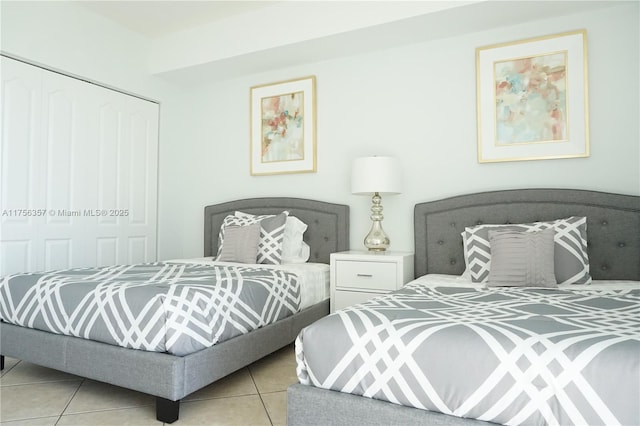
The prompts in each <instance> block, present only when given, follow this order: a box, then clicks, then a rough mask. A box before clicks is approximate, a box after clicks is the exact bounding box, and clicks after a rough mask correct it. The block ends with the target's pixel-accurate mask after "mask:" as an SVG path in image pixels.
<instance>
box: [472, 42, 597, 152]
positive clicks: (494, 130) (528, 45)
mask: <svg viewBox="0 0 640 426" xmlns="http://www.w3.org/2000/svg"><path fill="white" fill-rule="evenodd" d="M476 91H477V93H476V95H477V114H478V117H477V119H478V123H477V125H478V162H480V163H490V162H502V161H524V160H546V159H558V158H576V157H588V156H589V149H590V148H589V100H588V73H587V32H586V30H577V31H571V32H565V33H560V34H553V35H548V36H543V37H537V38H531V39H525V40H519V41H514V42H509V43H501V44H494V45H491V46H484V47H479V48H477V49H476Z"/></svg>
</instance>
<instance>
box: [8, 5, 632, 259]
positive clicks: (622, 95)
mask: <svg viewBox="0 0 640 426" xmlns="http://www.w3.org/2000/svg"><path fill="white" fill-rule="evenodd" d="M1 11H2V16H1V19H2V22H1V24H2V25H1V36H2V39H1V40H0V42H1V47H2V51H3V52H6V53H10V54H12V55H16V56H20V57H22V58H26V59H28V60H30V61H34V62H38V63H41V64H44V65H46V66H49V67H53V68H57V69H60V70H62V71H65V72H67V73H71V74H75V75H80V76H82V77H84V78H88V79H91V80H95V81H98V82H101V83H104V84H107V85H111V86H115V87H118V88H120V89H123V90H126V91H130V92H133V93H137V94H140V95H143V96H146V97H149V98H152V99H156V100H159V101H160V102H161V118H160V123H161V127H160V165H159V170H160V172H159V173H160V184H159V192H160V193H159V200H160V201H159V212H160V214H159V220H158V223H159V235H158V246H159V258H160V259H166V258H172V257H185V256H199V255H201V254H202V246H203V237H202V228H203V224H202V221H203V219H202V217H203V208H204V206H205V205H207V204H211V203H216V202H220V201H227V200H231V199H237V198H242V197H253V196H268V195H274V196H297V197H308V198H317V199H321V200H326V201H332V202H339V203H346V204H349V205H350V206H351V209H352V210H351V212H352V213H351V222H352V223H351V224H352V227H351V245H352V247H353V248H359V247H361V243H360V241H361V239H362V238H363V237H364V235H365V234H366V232H367V230H368V227H369V219H368V216H369V206H370V200H369V199H368V198H367V197H361V196H354V195H351V194H350V193H349V174H350V164H351V161H352V160H353V158H355V157H358V156H364V155H372V154H388V155H395V156H397V157H399V158H400V159H401V161H402V162H403V165H404V167H405V171H406V175H405V181H406V185H405V191H404V192H403V194H401V195H398V196H390V197H386V198H385V200H384V206H385V216H386V218H385V221H384V226H385V229H386V230H387V232H388V233H389V235H390V236H391V240H392V248H393V249H397V250H401V249H402V250H410V249H412V247H413V241H412V233H413V225H412V209H413V205H414V204H415V203H416V202H420V201H427V200H434V199H438V198H441V197H447V196H452V195H457V194H462V193H468V192H475V191H483V190H493V189H503V188H520V187H570V188H583V189H594V190H602V191H612V192H619V193H626V194H636V195H639V194H640V147H639V141H640V130H639V128H638V126H639V124H638V116H640V106H639V98H640V94H639V92H640V84H639V81H638V80H639V78H638V76H639V75H640V66H639V62H640V60H639V52H640V41H639V40H640V34H639V30H638V27H639V25H638V14H639V5H638V3H637V2H630V3H628V4H627V5H624V6H616V7H611V8H605V9H599V10H597V11H592V12H584V13H579V14H574V15H570V16H562V17H558V18H551V19H546V20H543V21H536V22H530V23H526V24H521V25H517V26H512V27H508V26H507V27H503V28H498V29H495V30H491V31H483V32H477V33H472V34H467V35H464V36H460V37H455V38H448V39H442V40H437V41H432V42H425V43H418V44H413V45H407V46H405V47H401V48H394V49H391V50H385V51H378V52H376V53H370V54H363V55H358V56H350V57H346V58H342V59H335V60H330V61H325V62H317V63H309V64H306V65H300V66H296V67H289V68H283V69H279V70H276V71H269V72H256V73H255V74H253V75H249V76H244V77H241V78H237V79H234V80H229V81H224V82H220V83H218V84H216V83H215V81H211V82H210V83H209V84H207V85H203V86H199V87H196V88H193V89H178V88H177V87H174V86H171V85H169V84H167V83H166V82H164V81H162V80H161V79H160V78H158V77H153V76H151V75H150V74H149V71H148V67H147V61H148V55H149V51H150V47H151V42H150V41H149V40H148V39H146V38H145V37H142V36H140V35H138V34H135V33H132V32H130V31H128V30H126V29H124V28H122V27H118V26H116V25H114V24H113V23H111V22H109V21H107V20H106V19H104V18H101V17H99V16H97V15H94V14H93V13H91V12H90V11H88V10H86V9H85V8H83V7H81V6H78V5H76V4H73V5H72V4H68V3H66V2H10V1H3V2H2V3H1ZM579 28H586V29H587V31H588V37H589V81H590V87H589V90H590V92H589V94H590V114H591V115H590V117H591V126H590V130H591V157H589V158H586V159H568V160H546V161H531V162H514V163H493V164H478V163H477V160H476V101H475V48H476V47H478V46H484V45H489V44H493V43H499V42H504V41H512V40H518V39H522V38H527V37H535V36H539V35H544V34H552V33H557V32H564V31H568V30H573V29H579ZM425 30H426V29H425ZM365 41H366V40H363V42H365ZM258 71H259V70H258ZM307 75H315V76H316V77H317V106H318V108H317V110H318V115H317V122H318V133H317V140H318V172H317V173H312V174H298V175H280V176H254V177H252V176H250V175H249V88H250V87H251V86H253V85H258V84H264V83H270V82H275V81H281V80H284V79H288V78H296V77H302V76H307Z"/></svg>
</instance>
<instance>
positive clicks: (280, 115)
mask: <svg viewBox="0 0 640 426" xmlns="http://www.w3.org/2000/svg"><path fill="white" fill-rule="evenodd" d="M315 81H316V80H315V76H311V77H304V78H299V79H294V80H287V81H282V82H278V83H270V84H263V85H260V86H253V87H252V88H251V107H250V110H251V146H250V151H251V166H250V167H251V174H252V175H271V174H281V173H304V172H315V171H316V140H315V135H316V119H315V117H316V113H315Z"/></svg>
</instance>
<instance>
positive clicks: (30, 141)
mask: <svg viewBox="0 0 640 426" xmlns="http://www.w3.org/2000/svg"><path fill="white" fill-rule="evenodd" d="M1 96H2V113H1V116H2V144H1V146H2V150H1V157H0V158H1V161H0V167H1V168H0V177H1V179H2V182H1V184H0V191H1V193H0V204H1V205H0V214H1V215H2V216H0V275H5V274H9V273H14V272H28V271H37V270H50V269H59V268H68V267H82V266H95V265H109V264H116V263H139V262H148V261H153V260H155V253H156V205H157V149H158V145H157V141H158V105H157V104H155V103H153V102H149V101H146V100H142V99H139V98H136V97H133V96H129V95H125V94H122V93H119V92H116V91H113V90H110V89H106V88H103V87H100V86H96V85H94V84H91V83H87V82H84V81H81V80H77V79H74V78H71V77H68V76H64V75H61V74H58V73H54V72H50V71H46V70H43V69H40V68H37V67H34V66H31V65H27V64H24V63H22V62H19V61H15V60H12V59H8V58H4V57H3V58H2V93H1Z"/></svg>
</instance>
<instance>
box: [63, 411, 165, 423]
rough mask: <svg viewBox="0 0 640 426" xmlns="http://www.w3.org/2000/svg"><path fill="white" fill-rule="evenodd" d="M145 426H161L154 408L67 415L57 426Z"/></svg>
mask: <svg viewBox="0 0 640 426" xmlns="http://www.w3.org/2000/svg"><path fill="white" fill-rule="evenodd" d="M75 425H77V426H88V425H96V426H145V425H162V422H159V421H157V420H156V410H155V407H137V408H123V409H119V410H106V411H93V412H91V413H82V414H68V415H64V416H62V417H60V421H59V422H58V424H57V426H75Z"/></svg>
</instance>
